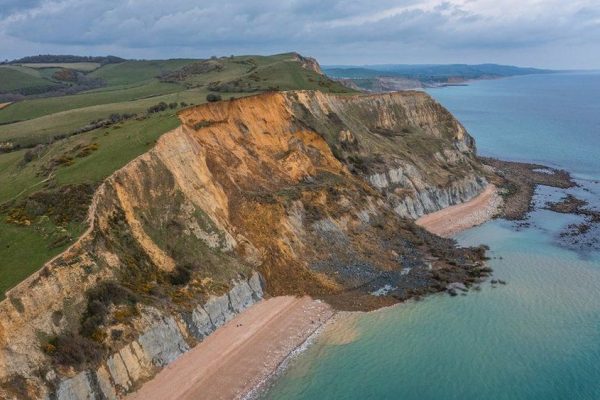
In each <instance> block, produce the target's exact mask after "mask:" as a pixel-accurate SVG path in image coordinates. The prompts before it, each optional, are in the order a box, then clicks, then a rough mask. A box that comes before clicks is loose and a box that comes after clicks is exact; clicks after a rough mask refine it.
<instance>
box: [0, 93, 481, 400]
mask: <svg viewBox="0 0 600 400" xmlns="http://www.w3.org/2000/svg"><path fill="white" fill-rule="evenodd" d="M180 119H181V121H182V126H181V127H180V128H178V129H175V130H173V131H171V132H169V133H167V134H165V135H163V136H162V137H161V138H160V140H159V141H158V143H157V144H156V146H155V147H154V148H153V149H152V150H151V151H150V152H148V153H146V154H144V155H142V156H140V157H139V158H137V159H136V160H134V161H132V162H130V163H129V164H128V165H127V166H125V167H124V168H123V169H121V170H119V171H117V172H116V173H115V174H113V175H112V176H111V177H110V178H109V179H107V180H106V181H105V182H104V183H103V184H102V185H101V186H100V188H99V189H98V191H97V192H96V194H95V196H94V200H93V204H92V207H91V209H90V217H89V221H90V229H89V230H88V231H87V232H86V233H85V234H84V235H83V236H82V238H81V239H80V240H79V241H78V242H77V243H76V244H75V245H74V246H72V247H71V248H70V249H69V250H67V251H66V252H65V253H63V254H62V255H60V256H59V257H57V258H56V259H54V260H52V261H50V262H48V263H47V264H46V265H45V266H44V267H43V268H42V269H41V270H40V271H39V272H38V273H37V274H35V275H34V276H31V277H30V278H29V279H28V280H26V281H25V282H23V283H22V284H20V285H19V286H18V287H16V288H15V289H13V290H11V291H10V292H9V293H8V296H7V297H8V298H7V299H6V300H5V301H3V302H2V303H1V304H0V382H1V385H0V390H1V392H0V395H1V396H2V397H4V398H44V397H48V396H51V397H49V398H58V399H72V398H90V399H103V398H114V397H115V396H117V397H118V396H120V395H122V394H124V393H127V392H129V391H131V390H133V388H135V387H136V385H138V384H140V382H143V381H144V380H146V379H148V378H150V377H151V376H153V375H154V374H155V373H156V371H158V369H159V368H162V367H163V366H165V365H167V364H168V363H169V362H171V361H172V360H173V359H174V358H176V357H177V356H178V355H180V354H181V353H182V352H184V351H186V350H187V349H188V348H189V347H190V346H193V345H194V344H195V343H197V342H198V341H199V340H202V339H203V338H205V337H206V336H207V335H209V334H210V333H211V332H212V331H213V330H214V329H216V328H217V327H219V326H221V325H222V324H223V323H225V322H226V321H227V320H229V319H230V318H231V317H232V316H233V315H234V314H235V313H239V312H241V311H243V310H244V309H245V308H246V307H248V306H249V305H250V304H252V303H253V302H255V301H257V300H259V299H260V298H261V297H262V295H263V290H264V291H265V292H266V293H268V294H270V295H279V294H310V295H312V296H314V297H318V298H322V299H324V300H326V301H328V302H330V303H331V304H332V305H334V306H336V307H338V308H342V309H350V310H357V309H358V310H367V309H373V308H376V307H380V306H384V305H389V304H393V303H395V302H398V301H402V300H404V299H407V298H409V297H411V296H413V295H415V294H420V293H426V292H429V291H439V290H443V289H444V288H445V287H446V286H447V283H449V282H456V281H467V282H468V281H469V280H474V279H475V277H477V276H479V275H480V274H482V273H483V272H482V271H483V269H482V265H481V262H480V260H481V252H480V251H475V250H473V249H458V248H456V247H455V245H454V242H453V241H451V240H446V239H441V238H438V237H436V236H434V235H431V234H429V233H427V232H426V231H424V230H423V229H421V228H419V227H417V226H416V225H415V224H414V223H413V222H412V221H411V219H410V218H414V217H416V216H419V215H421V214H423V213H425V212H429V211H434V210H436V209H439V208H441V207H444V206H446V205H449V204H455V203H458V202H461V201H464V200H467V199H469V198H471V197H473V196H474V195H476V194H477V193H478V191H480V190H481V188H482V187H483V186H484V185H485V180H484V178H483V177H482V176H483V174H482V173H481V166H480V164H479V163H478V161H477V160H476V158H475V149H474V144H473V140H472V138H471V137H470V136H469V135H468V134H467V133H466V132H465V130H464V129H463V128H462V126H461V125H460V124H459V123H458V122H457V121H456V120H455V119H454V118H453V117H452V116H451V115H450V114H449V113H448V111H446V110H445V109H444V108H442V107H441V106H440V105H439V104H437V103H436V102H435V101H433V100H432V99H431V98H430V97H429V96H427V95H426V94H424V93H418V92H414V93H411V92H408V93H394V94H384V95H374V96H334V95H326V94H322V93H319V92H290V93H267V94H262V95H258V96H254V97H249V98H244V99H239V100H233V101H226V102H218V103H210V104H206V105H202V106H198V107H193V108H190V109H187V110H184V111H182V112H181V113H180ZM407 217H410V218H407ZM257 272H258V273H260V275H261V276H262V279H263V282H264V284H261V283H260V279H259V275H258V274H257ZM382 288H386V289H385V290H382ZM52 396H54V397H52ZM81 396H83V397H81Z"/></svg>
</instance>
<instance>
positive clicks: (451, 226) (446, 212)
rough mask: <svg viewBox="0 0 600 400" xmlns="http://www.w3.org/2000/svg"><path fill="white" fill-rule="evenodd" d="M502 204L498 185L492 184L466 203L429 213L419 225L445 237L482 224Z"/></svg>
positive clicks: (420, 219) (421, 219) (419, 221)
mask: <svg viewBox="0 0 600 400" xmlns="http://www.w3.org/2000/svg"><path fill="white" fill-rule="evenodd" d="M501 204H502V198H501V197H500V195H499V194H498V190H497V189H496V186H494V185H492V184H490V185H488V186H487V187H486V188H485V190H484V191H483V192H481V193H480V194H479V195H478V196H476V197H475V198H473V199H471V200H469V201H467V202H466V203H461V204H457V205H455V206H451V207H448V208H444V209H443V210H440V211H436V212H433V213H431V214H427V215H424V216H422V217H421V218H419V219H417V220H416V221H415V222H416V223H417V225H420V226H422V227H423V228H425V229H427V230H428V231H430V232H432V233H435V234H436V235H440V236H443V237H450V236H452V235H455V234H457V233H458V232H461V231H464V230H465V229H468V228H472V227H474V226H477V225H480V224H482V223H484V222H486V221H488V220H489V219H491V218H492V217H494V215H495V214H496V213H497V211H498V208H499V207H500V205H501Z"/></svg>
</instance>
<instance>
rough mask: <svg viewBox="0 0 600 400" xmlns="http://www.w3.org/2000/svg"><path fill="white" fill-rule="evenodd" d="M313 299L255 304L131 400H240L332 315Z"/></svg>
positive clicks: (144, 387)
mask: <svg viewBox="0 0 600 400" xmlns="http://www.w3.org/2000/svg"><path fill="white" fill-rule="evenodd" d="M332 315H333V310H332V309H331V308H330V307H329V306H328V305H327V304H325V303H323V302H320V301H317V300H313V299H311V298H309V297H302V298H297V297H292V296H282V297H274V298H271V299H268V300H264V301H262V302H260V303H257V304H255V305H254V306H252V307H250V308H249V309H248V310H246V311H244V312H243V313H241V314H239V315H238V316H236V317H235V318H234V319H233V320H231V321H230V322H228V323H227V324H226V325H224V326H222V327H221V328H219V329H217V330H216V331H215V332H214V333H213V334H212V335H210V336H209V337H208V338H206V340H204V341H203V342H201V343H200V344H198V345H197V346H196V347H194V348H193V349H192V350H190V351H189V352H187V353H185V354H184V355H182V356H181V357H180V358H178V359H177V360H176V361H174V362H173V363H171V364H169V365H168V366H167V367H166V368H165V369H163V370H162V371H161V372H159V373H158V375H156V377H154V378H153V379H152V380H150V381H149V382H147V383H146V384H144V385H143V386H142V387H141V388H140V389H139V390H138V391H137V392H135V393H133V394H131V395H129V396H127V397H126V399H128V400H169V399H173V400H175V399H178V400H185V399H190V400H191V399H194V400H198V399H211V400H213V399H214V400H217V399H241V398H243V397H244V396H245V395H246V394H247V393H249V392H250V391H251V390H252V389H254V388H256V387H257V386H259V385H260V384H261V383H263V382H264V381H265V380H267V379H268V378H269V376H271V374H273V373H274V372H275V371H276V370H277V367H278V366H279V365H280V364H281V363H282V362H283V361H284V360H285V359H286V358H287V357H288V356H289V354H290V353H291V352H292V351H293V350H294V349H296V348H297V347H298V346H300V345H301V344H302V343H304V342H305V341H306V340H307V339H308V338H309V337H310V336H311V335H312V334H313V333H314V332H315V331H316V330H317V329H318V328H319V327H321V326H322V325H323V324H324V323H325V322H326V321H327V320H328V319H329V318H331V316H332Z"/></svg>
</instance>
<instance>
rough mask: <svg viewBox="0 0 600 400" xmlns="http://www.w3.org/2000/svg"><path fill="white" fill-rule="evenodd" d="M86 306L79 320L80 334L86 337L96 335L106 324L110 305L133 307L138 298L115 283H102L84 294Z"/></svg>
mask: <svg viewBox="0 0 600 400" xmlns="http://www.w3.org/2000/svg"><path fill="white" fill-rule="evenodd" d="M86 295H87V299H88V305H87V308H86V310H85V313H84V314H83V317H82V320H81V330H80V332H81V334H82V335H83V336H86V337H93V336H94V335H97V331H98V328H99V327H100V326H101V325H102V324H104V323H105V322H106V317H107V315H108V309H109V307H110V306H111V305H121V304H125V305H130V306H135V304H137V302H138V301H139V298H138V296H137V295H136V294H135V293H133V292H132V291H131V290H129V289H127V288H125V287H123V286H121V285H119V284H118V283H116V282H102V283H101V284H99V285H98V286H96V287H94V288H91V289H90V290H88V291H87V293H86Z"/></svg>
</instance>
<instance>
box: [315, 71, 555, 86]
mask: <svg viewBox="0 0 600 400" xmlns="http://www.w3.org/2000/svg"><path fill="white" fill-rule="evenodd" d="M323 71H324V72H325V73H326V74H327V75H328V76H330V77H331V78H334V79H340V80H345V81H346V83H347V84H354V85H358V86H359V87H361V88H363V89H366V90H371V91H385V88H387V87H388V86H389V84H390V83H393V82H395V81H396V80H398V82H399V85H400V86H401V87H399V88H397V89H406V88H417V87H430V86H440V85H448V84H459V83H461V82H464V81H467V80H473V79H494V78H504V77H509V76H516V75H530V74H547V73H552V72H555V71H552V70H547V69H538V68H523V67H516V66H512V65H499V64H478V65H468V64H448V65H439V64H415V65H409V64H382V65H366V66H341V65H332V66H325V67H323ZM400 82H401V83H400ZM379 87H383V89H381V90H378V89H377V88H379ZM389 89H390V90H394V85H393V84H392V85H391V87H390V88H389ZM397 89H396V90H397Z"/></svg>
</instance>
